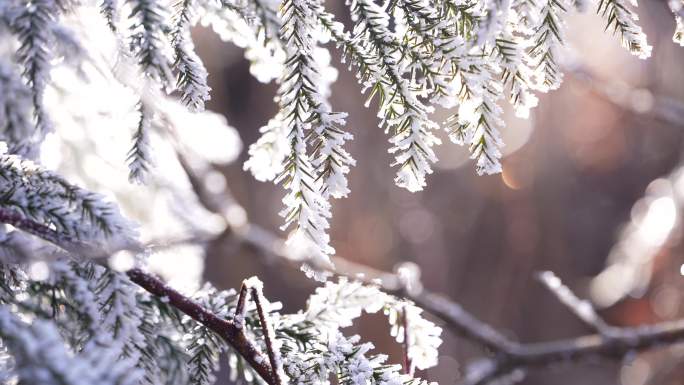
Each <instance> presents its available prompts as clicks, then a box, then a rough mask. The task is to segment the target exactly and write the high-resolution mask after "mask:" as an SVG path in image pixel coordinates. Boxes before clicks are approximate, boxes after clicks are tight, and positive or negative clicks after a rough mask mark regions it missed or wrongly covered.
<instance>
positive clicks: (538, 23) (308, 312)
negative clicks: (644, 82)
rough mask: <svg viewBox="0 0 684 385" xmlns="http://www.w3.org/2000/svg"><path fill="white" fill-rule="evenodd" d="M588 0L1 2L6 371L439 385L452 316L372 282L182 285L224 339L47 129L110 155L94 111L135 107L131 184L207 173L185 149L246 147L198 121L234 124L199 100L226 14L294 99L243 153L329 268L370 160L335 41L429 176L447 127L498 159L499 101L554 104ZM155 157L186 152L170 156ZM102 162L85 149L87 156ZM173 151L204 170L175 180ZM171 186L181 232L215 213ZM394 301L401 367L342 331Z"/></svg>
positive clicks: (128, 159) (407, 164)
mask: <svg viewBox="0 0 684 385" xmlns="http://www.w3.org/2000/svg"><path fill="white" fill-rule="evenodd" d="M683 4H684V3H682V2H681V0H671V1H670V2H669V6H670V8H671V10H672V12H673V14H674V17H675V24H676V32H675V34H674V37H673V40H674V41H675V42H676V43H678V44H680V45H682V44H683V43H682V42H683V38H682V36H683V34H684V32H683V30H682V28H683V22H682V20H684V13H683V12H684V5H683ZM585 5H586V4H584V2H579V1H576V2H571V1H569V0H540V1H530V0H389V1H376V0H347V1H346V3H345V7H346V9H347V10H348V12H349V14H350V15H351V20H352V22H353V27H352V28H351V29H349V30H347V29H345V27H344V25H343V24H342V23H340V22H339V21H337V16H336V15H334V14H333V13H331V12H329V11H327V10H326V8H325V6H324V2H323V1H321V0H283V1H282V2H278V1H275V0H177V1H173V2H171V1H166V0H122V1H117V0H97V1H95V0H81V1H76V0H74V1H70V0H5V1H2V2H0V43H1V44H0V52H2V56H0V382H3V383H5V382H10V383H11V382H13V381H17V382H18V383H21V384H33V383H40V384H62V385H76V384H102V385H107V384H117V385H133V384H149V385H157V384H179V385H180V384H197V385H200V384H210V383H212V382H213V381H214V375H215V372H216V370H217V369H218V364H219V358H220V357H221V354H227V355H228V356H229V362H230V364H231V375H232V376H234V377H235V378H237V377H240V378H243V379H244V380H245V381H247V382H255V383H268V384H284V383H293V384H330V383H337V384H350V385H357V384H387V385H389V384H392V385H396V384H416V385H417V384H423V383H424V381H422V380H420V379H418V378H414V376H413V375H412V373H413V369H421V370H422V369H427V368H430V367H432V366H434V365H436V363H437V348H438V347H439V345H440V343H441V340H440V334H441V329H440V328H438V327H437V326H435V325H434V324H433V323H432V322H431V321H429V320H427V319H425V318H423V316H422V314H421V309H420V308H418V307H417V306H416V305H415V304H413V303H412V302H410V301H407V300H405V299H402V298H399V297H397V296H394V295H390V294H387V293H385V292H383V291H381V290H380V289H379V288H378V287H376V286H374V285H373V284H369V283H360V282H356V281H349V280H347V279H339V280H338V281H336V282H333V281H327V282H326V283H325V284H324V285H323V286H321V287H320V288H319V289H318V290H317V291H316V292H315V293H314V294H312V295H311V297H310V298H309V301H308V304H307V306H306V307H305V309H302V310H301V311H299V312H296V313H293V314H281V313H280V312H279V310H280V308H279V306H278V304H276V303H269V302H268V300H267V299H266V298H265V297H264V296H263V293H262V292H261V288H262V285H261V283H260V282H258V280H256V279H250V280H248V281H246V282H245V288H246V289H245V290H244V291H243V292H241V293H235V292H234V291H219V290H217V289H215V288H212V287H210V286H205V287H204V289H202V290H201V291H199V292H198V293H196V294H195V297H194V298H193V299H192V300H190V299H183V301H185V302H183V304H185V305H187V306H193V307H195V308H196V309H203V311H206V312H210V313H211V314H213V315H214V316H215V317H216V319H214V321H215V322H218V324H219V325H223V326H225V325H229V326H230V328H229V331H230V332H231V333H233V334H234V336H233V334H230V335H229V336H228V337H226V335H225V334H220V333H218V332H217V331H216V329H213V328H211V327H209V326H208V322H209V321H208V320H207V319H204V318H202V317H199V316H196V315H193V314H190V313H191V312H189V311H181V310H179V308H178V306H177V304H176V305H174V304H171V303H169V301H170V299H169V297H168V296H154V295H152V294H150V293H154V292H153V291H151V290H149V288H147V289H148V291H149V292H148V291H144V290H142V289H141V287H140V286H141V285H140V282H138V281H136V280H134V279H132V278H131V275H130V274H129V273H130V270H129V273H127V272H125V271H118V270H117V269H114V268H113V267H110V266H109V265H108V264H107V263H106V261H107V259H106V258H108V257H110V256H112V255H114V254H115V253H117V252H118V254H116V255H118V256H121V255H125V253H129V254H134V255H135V259H136V260H135V261H134V264H138V265H144V263H145V262H144V259H145V255H146V253H145V250H144V249H145V248H144V247H143V246H142V245H141V244H140V239H139V234H138V228H137V225H135V224H134V223H133V222H132V221H131V220H129V219H127V218H125V217H124V216H123V215H122V214H121V210H120V209H119V207H118V206H117V204H118V203H121V204H126V203H127V202H125V201H124V200H121V199H120V200H119V201H118V202H116V203H115V202H114V200H113V199H111V196H109V195H108V196H105V195H101V194H98V193H95V192H91V191H90V190H89V189H86V188H84V187H81V186H83V185H89V184H90V183H89V182H92V181H89V180H88V179H87V177H83V178H81V179H75V180H67V178H65V177H63V176H62V175H61V174H60V173H58V172H56V171H53V170H51V168H50V167H49V166H48V165H45V164H43V162H44V161H45V157H44V156H43V155H44V152H45V151H44V148H45V146H48V145H49V140H48V139H49V136H48V134H50V133H53V132H55V131H56V132H57V134H58V135H59V134H60V133H62V132H64V133H65V134H64V135H63V137H61V139H59V140H61V141H62V143H63V144H64V145H65V146H68V145H69V143H70V140H74V137H79V135H80V134H75V133H84V132H87V134H84V135H82V136H86V137H87V140H88V141H90V142H88V144H89V145H92V146H93V148H99V149H102V147H103V146H102V145H101V142H102V141H105V142H107V141H108V140H109V139H107V135H110V134H112V133H111V132H102V131H107V130H102V129H99V128H100V127H99V125H100V124H103V125H104V124H106V121H107V120H109V119H112V117H115V116H118V115H124V116H125V118H123V119H121V121H123V122H125V123H126V124H123V126H120V127H115V129H116V130H119V131H116V132H114V133H113V134H112V137H116V138H118V137H125V138H131V137H132V141H131V142H132V143H131V142H128V145H127V148H128V152H126V151H125V150H124V151H123V153H120V154H118V155H117V156H119V158H120V159H121V160H122V162H121V163H122V164H123V165H124V166H123V167H124V168H125V164H127V165H128V174H129V179H130V180H131V181H133V182H140V183H142V182H144V183H147V184H148V186H147V187H141V188H149V189H150V190H155V189H161V186H168V185H173V184H178V185H182V188H185V189H186V190H187V189H188V188H189V187H188V186H189V185H191V184H193V183H195V184H196V181H194V180H193V179H192V171H194V170H195V169H202V168H203V167H206V163H202V162H201V161H198V162H188V161H187V160H186V159H184V158H183V157H182V156H180V155H179V156H175V152H174V151H175V150H177V149H178V148H181V147H188V148H190V151H194V152H196V153H200V154H202V155H205V157H206V159H205V162H214V163H225V162H227V161H230V160H231V159H232V158H231V156H232V155H226V154H225V153H224V152H223V151H225V152H231V151H232V152H235V153H237V152H238V151H239V142H238V141H237V140H233V142H232V144H233V145H232V147H230V148H225V150H222V151H221V152H218V153H216V152H213V153H212V152H211V151H205V150H204V149H205V148H207V147H206V146H205V147H203V145H206V143H201V138H202V137H203V136H207V135H204V134H201V133H200V132H205V133H210V134H211V135H210V136H211V139H210V140H213V139H216V138H218V139H221V140H223V139H226V138H227V137H230V135H234V132H233V131H232V130H231V129H230V128H229V127H228V126H227V125H226V124H225V120H223V119H222V118H219V117H217V116H216V115H214V114H211V113H209V112H207V111H205V110H204V106H205V102H206V101H208V100H209V98H210V96H209V94H210V89H209V87H208V85H207V76H208V74H207V70H206V68H205V67H204V65H203V64H202V61H201V59H200V58H199V56H198V55H197V53H196V52H195V48H194V42H193V39H192V34H191V30H192V28H193V27H195V26H196V25H198V24H202V25H205V26H210V27H211V28H212V29H214V30H215V31H216V32H217V33H218V34H219V36H220V37H221V38H222V39H224V40H227V41H232V42H234V43H235V44H236V45H238V46H240V47H242V48H244V50H245V57H246V58H247V59H248V60H249V61H250V62H251V64H252V67H251V71H252V73H253V74H254V75H255V77H256V78H257V79H258V80H259V81H262V82H270V81H274V82H276V83H277V84H278V86H279V88H278V93H277V96H276V98H275V101H276V103H277V105H278V107H279V110H278V112H277V114H276V115H275V116H274V117H273V118H272V119H271V120H270V121H269V123H268V124H267V125H266V126H265V127H263V128H262V129H261V132H262V136H261V138H260V139H259V140H258V141H257V142H256V143H254V144H252V145H251V146H250V148H249V155H250V159H249V160H248V161H247V162H246V163H245V165H244V167H245V169H247V170H249V171H251V172H252V173H253V174H254V176H255V177H256V178H257V179H259V180H264V181H266V180H268V181H273V182H275V183H279V184H281V185H282V186H283V187H284V188H285V189H286V190H287V193H286V195H285V197H284V198H283V203H284V205H285V208H284V209H283V211H282V212H281V215H282V216H283V218H284V222H285V223H284V226H283V229H284V230H289V237H288V244H289V245H291V246H293V247H297V248H301V249H303V250H304V251H303V254H305V255H306V256H308V257H309V260H307V261H305V262H306V263H307V266H308V265H312V266H318V267H320V266H326V268H327V270H332V269H333V266H332V262H331V256H332V255H334V253H335V250H334V249H333V248H332V246H331V244H330V243H331V241H330V236H329V235H328V228H329V221H330V218H331V215H332V207H331V203H330V200H331V198H342V197H345V196H346V195H347V194H349V192H350V187H349V184H348V182H347V176H348V174H349V173H350V172H351V168H352V167H353V166H355V165H356V161H355V160H354V159H353V157H352V155H351V151H350V150H348V148H347V147H348V144H349V141H351V140H352V139H353V135H352V133H351V131H353V130H354V129H355V128H353V127H352V128H347V127H346V118H347V115H346V114H345V113H343V112H337V111H335V109H334V108H333V107H332V106H331V103H330V101H329V97H330V86H331V83H332V82H333V81H334V77H335V76H334V75H335V74H336V72H335V69H334V68H332V66H331V63H330V58H331V55H330V53H329V50H330V49H334V48H336V49H338V50H339V51H340V53H341V56H342V57H343V59H344V61H345V62H346V64H347V65H348V67H349V70H350V71H352V72H354V73H355V74H356V77H357V79H358V82H359V83H360V88H361V92H362V93H365V94H366V97H367V103H366V105H367V106H370V105H371V104H372V105H373V106H374V107H375V108H377V116H378V119H379V121H378V125H379V127H381V128H382V129H383V130H384V131H385V132H386V134H387V135H388V140H389V149H388V151H389V152H390V153H391V154H392V155H393V157H394V161H393V162H392V165H391V166H392V167H394V168H395V169H396V176H395V182H396V184H397V185H398V186H399V187H402V188H406V189H407V190H409V191H419V190H422V189H423V188H424V187H425V186H426V184H427V177H428V175H429V174H431V173H432V171H433V170H432V167H433V165H434V163H435V162H437V157H436V155H435V149H434V148H435V146H437V145H439V144H440V139H439V137H438V135H437V134H438V131H439V130H440V129H443V130H444V131H445V133H446V135H447V136H448V137H449V139H450V140H451V141H452V142H454V143H457V144H461V145H464V146H467V148H468V149H469V151H470V154H471V158H472V159H473V160H474V163H475V168H476V171H477V173H478V174H492V173H497V172H500V171H501V163H500V158H501V151H500V148H501V146H503V142H502V139H501V135H500V131H501V130H502V129H504V122H503V120H502V105H501V104H502V100H508V101H509V102H510V103H511V105H512V106H513V108H514V109H515V111H516V113H517V114H518V115H519V116H522V117H527V116H529V111H530V109H531V108H533V107H535V106H536V105H537V104H538V99H537V96H536V93H539V92H547V91H549V90H554V89H557V88H558V87H559V86H560V85H561V82H562V79H563V71H562V70H563V68H562V65H561V56H562V49H563V45H564V44H565V41H566V36H565V21H566V20H567V18H568V17H569V16H570V15H571V14H572V13H574V12H575V11H576V10H577V9H580V10H581V9H582V8H584V6H585ZM594 7H595V9H596V12H597V13H598V14H599V15H600V16H601V17H603V18H604V22H605V29H606V31H607V32H608V33H611V34H613V35H615V36H616V37H617V39H618V41H619V43H620V44H621V45H622V46H623V47H625V48H626V49H627V50H628V51H629V52H630V53H632V54H633V55H635V56H637V57H638V58H641V59H643V58H647V57H649V56H650V55H651V51H652V48H651V46H649V44H648V42H647V40H646V36H645V35H644V33H643V31H642V29H641V27H640V26H639V24H638V17H637V14H636V10H635V7H636V4H635V3H632V2H626V1H624V0H599V1H598V2H597V3H596V4H594ZM328 43H329V44H328ZM331 74H332V75H331ZM109 92H111V93H112V94H111V95H112V97H111V98H110V99H108V100H107V101H106V102H105V103H104V105H101V104H97V102H96V101H91V104H83V103H84V99H80V102H79V103H75V104H76V107H73V104H74V103H73V99H74V98H76V97H77V96H79V95H81V97H82V94H86V95H89V96H90V97H93V96H101V95H105V94H108V93H109ZM96 99H98V98H96ZM99 100H100V101H101V100H102V98H99ZM436 106H439V107H440V108H446V109H448V110H449V111H451V115H450V117H449V118H448V119H447V121H446V122H437V121H435V120H434V118H433V116H432V115H433V112H434V109H435V107H436ZM117 122H118V121H117ZM188 122H191V124H188ZM76 126H77V127H78V128H74V127H76ZM110 128H111V127H110ZM70 129H71V130H72V131H69V130H70ZM78 130H81V131H78ZM188 130H190V131H192V132H191V133H188ZM193 130H197V133H196V132H195V131H193ZM201 130H206V131H201ZM98 138H99V139H98ZM198 138H199V139H198ZM112 140H113V141H114V139H112ZM98 141H99V142H98ZM229 141H230V139H226V140H225V142H229ZM98 143H100V144H99V145H98ZM107 144H108V143H107ZM198 148H199V149H198ZM169 153H172V154H174V155H172V156H168V154H169ZM158 155H159V156H162V157H165V158H164V159H172V161H169V162H153V158H156V156H158ZM74 156H75V157H76V156H80V155H78V154H76V155H74ZM233 158H234V156H233ZM94 159H95V158H87V160H88V161H84V160H83V159H77V161H76V162H75V163H77V164H78V166H79V167H84V168H85V167H88V165H89V162H90V161H96V160H94ZM155 163H156V164H158V166H157V167H154V164H155ZM98 164H99V165H103V164H106V165H109V164H110V163H109V162H107V161H102V162H101V163H98ZM167 167H168V168H173V167H175V168H176V169H181V170H184V171H186V173H185V174H184V175H189V176H190V178H184V179H182V180H177V179H178V178H168V177H166V175H165V174H164V171H163V169H164V168H167ZM96 187H101V186H97V185H96ZM127 188H130V187H126V188H123V190H125V191H126V192H129V191H130V190H126V189H127ZM182 188H179V189H178V190H177V191H186V190H183V189H182ZM166 199H168V205H169V206H172V207H173V210H177V211H182V210H186V212H191V213H193V215H176V216H175V217H174V218H176V219H178V222H182V226H181V227H183V226H186V227H201V226H202V225H201V224H200V222H210V221H204V220H202V219H203V218H205V217H206V213H204V212H202V211H201V210H200V209H198V208H196V206H194V205H193V204H194V203H195V202H194V201H195V200H197V199H196V198H195V197H194V196H193V197H192V198H188V195H187V194H186V195H184V194H183V193H182V192H178V193H177V194H176V195H174V196H171V197H167V198H166ZM128 204H130V202H128ZM181 206H182V207H181ZM179 207H181V208H179ZM170 210H171V209H170ZM233 213H234V211H233ZM195 215H196V216H197V217H195ZM202 215H205V217H202ZM179 218H180V219H179ZM158 220H164V218H162V219H158ZM204 225H205V228H203V229H206V231H207V232H209V231H211V226H210V225H207V224H206V223H205V224H204ZM183 228H184V227H183ZM141 230H142V231H143V232H144V231H145V229H144V228H142V229H141ZM304 270H305V271H306V272H307V273H308V274H309V275H313V276H314V277H315V278H317V279H320V280H325V279H326V278H327V277H326V275H325V274H320V272H319V271H318V270H315V269H313V268H312V267H305V268H304ZM245 293H247V294H245ZM380 310H382V311H383V312H384V313H385V314H387V315H388V318H389V320H390V329H391V333H392V335H394V336H395V337H396V338H397V340H398V342H400V343H403V344H404V345H405V347H406V357H407V362H409V363H410V364H409V365H408V366H409V367H408V368H403V369H404V370H402V368H401V367H400V366H399V365H391V364H388V363H387V362H386V361H387V357H386V356H384V355H381V354H375V353H372V352H371V351H372V349H373V346H372V344H370V343H367V342H362V341H361V340H360V338H359V337H358V336H346V335H344V334H343V328H345V327H347V326H350V325H351V323H352V322H353V320H354V319H356V318H358V317H359V316H360V315H361V313H362V312H367V313H375V312H378V311H380ZM202 314H205V313H202ZM216 320H218V321H216ZM219 321H222V322H223V323H221V322H219ZM236 330H237V331H239V333H238V332H237V331H236ZM232 338H236V339H232ZM240 338H242V339H240ZM235 341H238V342H240V343H244V344H245V346H247V348H249V349H252V350H250V351H251V352H252V353H254V355H251V356H247V355H245V354H244V351H243V350H240V349H241V348H240V347H239V346H236V344H237V343H236V342H235ZM266 357H268V361H269V362H268V364H267V363H266V362H265V360H266ZM264 373H266V374H264ZM269 373H270V374H269ZM331 378H335V380H331Z"/></svg>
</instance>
